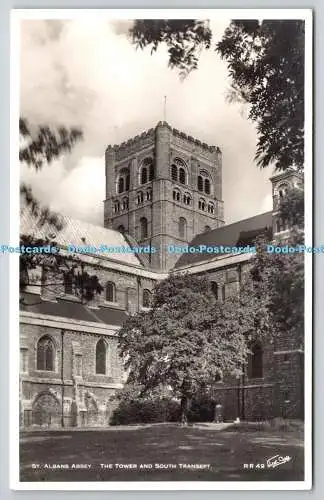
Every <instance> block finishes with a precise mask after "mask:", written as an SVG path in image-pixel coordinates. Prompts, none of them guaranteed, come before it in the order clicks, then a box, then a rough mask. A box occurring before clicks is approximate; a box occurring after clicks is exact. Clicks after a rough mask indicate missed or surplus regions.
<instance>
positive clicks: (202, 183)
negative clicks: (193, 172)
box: [197, 169, 213, 196]
mask: <svg viewBox="0 0 324 500" xmlns="http://www.w3.org/2000/svg"><path fill="white" fill-rule="evenodd" d="M206 186H208V189H207V187H206ZM197 190H198V192H199V193H204V194H206V195H207V196H212V194H213V182H212V178H211V175H210V173H209V172H208V171H207V170H205V169H199V172H198V176H197Z"/></svg>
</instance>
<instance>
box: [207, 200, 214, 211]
mask: <svg viewBox="0 0 324 500" xmlns="http://www.w3.org/2000/svg"><path fill="white" fill-rule="evenodd" d="M207 212H208V213H209V214H214V213H215V204H214V203H213V202H212V201H209V202H208V205H207Z"/></svg>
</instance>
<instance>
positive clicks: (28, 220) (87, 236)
mask: <svg viewBox="0 0 324 500" xmlns="http://www.w3.org/2000/svg"><path fill="white" fill-rule="evenodd" d="M62 221H63V228H62V230H61V231H57V232H55V229H54V230H53V227H52V226H50V225H49V224H47V223H46V224H45V225H44V226H42V227H41V228H40V227H39V226H38V225H37V220H36V219H35V217H33V216H32V215H31V211H30V210H29V209H28V208H25V209H23V210H22V212H21V214H20V233H21V234H24V235H31V234H33V235H35V236H36V237H37V238H45V237H50V235H52V234H53V233H54V234H55V238H53V239H54V241H56V242H57V243H58V245H61V246H68V245H75V246H81V247H82V246H83V247H84V246H94V247H100V246H101V245H105V246H113V247H127V248H128V249H130V248H131V245H130V243H129V242H128V240H127V239H126V238H125V237H124V235H123V234H121V233H120V232H119V231H114V230H113V229H106V228H104V227H101V226H96V225H94V224H90V223H88V222H84V221H80V220H76V219H72V218H71V217H67V216H62ZM50 239H52V238H51V237H50ZM96 256H97V257H100V256H106V257H111V258H112V259H114V260H117V261H120V262H122V263H123V264H132V265H136V266H143V262H142V261H141V260H140V259H139V258H138V256H137V255H136V254H135V253H134V252H116V253H111V252H107V253H102V254H100V253H97V254H96Z"/></svg>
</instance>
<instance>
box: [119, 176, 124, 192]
mask: <svg viewBox="0 0 324 500" xmlns="http://www.w3.org/2000/svg"><path fill="white" fill-rule="evenodd" d="M123 192H124V177H119V179H118V193H123Z"/></svg>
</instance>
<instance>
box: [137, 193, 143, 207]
mask: <svg viewBox="0 0 324 500" xmlns="http://www.w3.org/2000/svg"><path fill="white" fill-rule="evenodd" d="M142 203H144V193H143V191H138V192H137V193H136V204H137V205H142Z"/></svg>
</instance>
